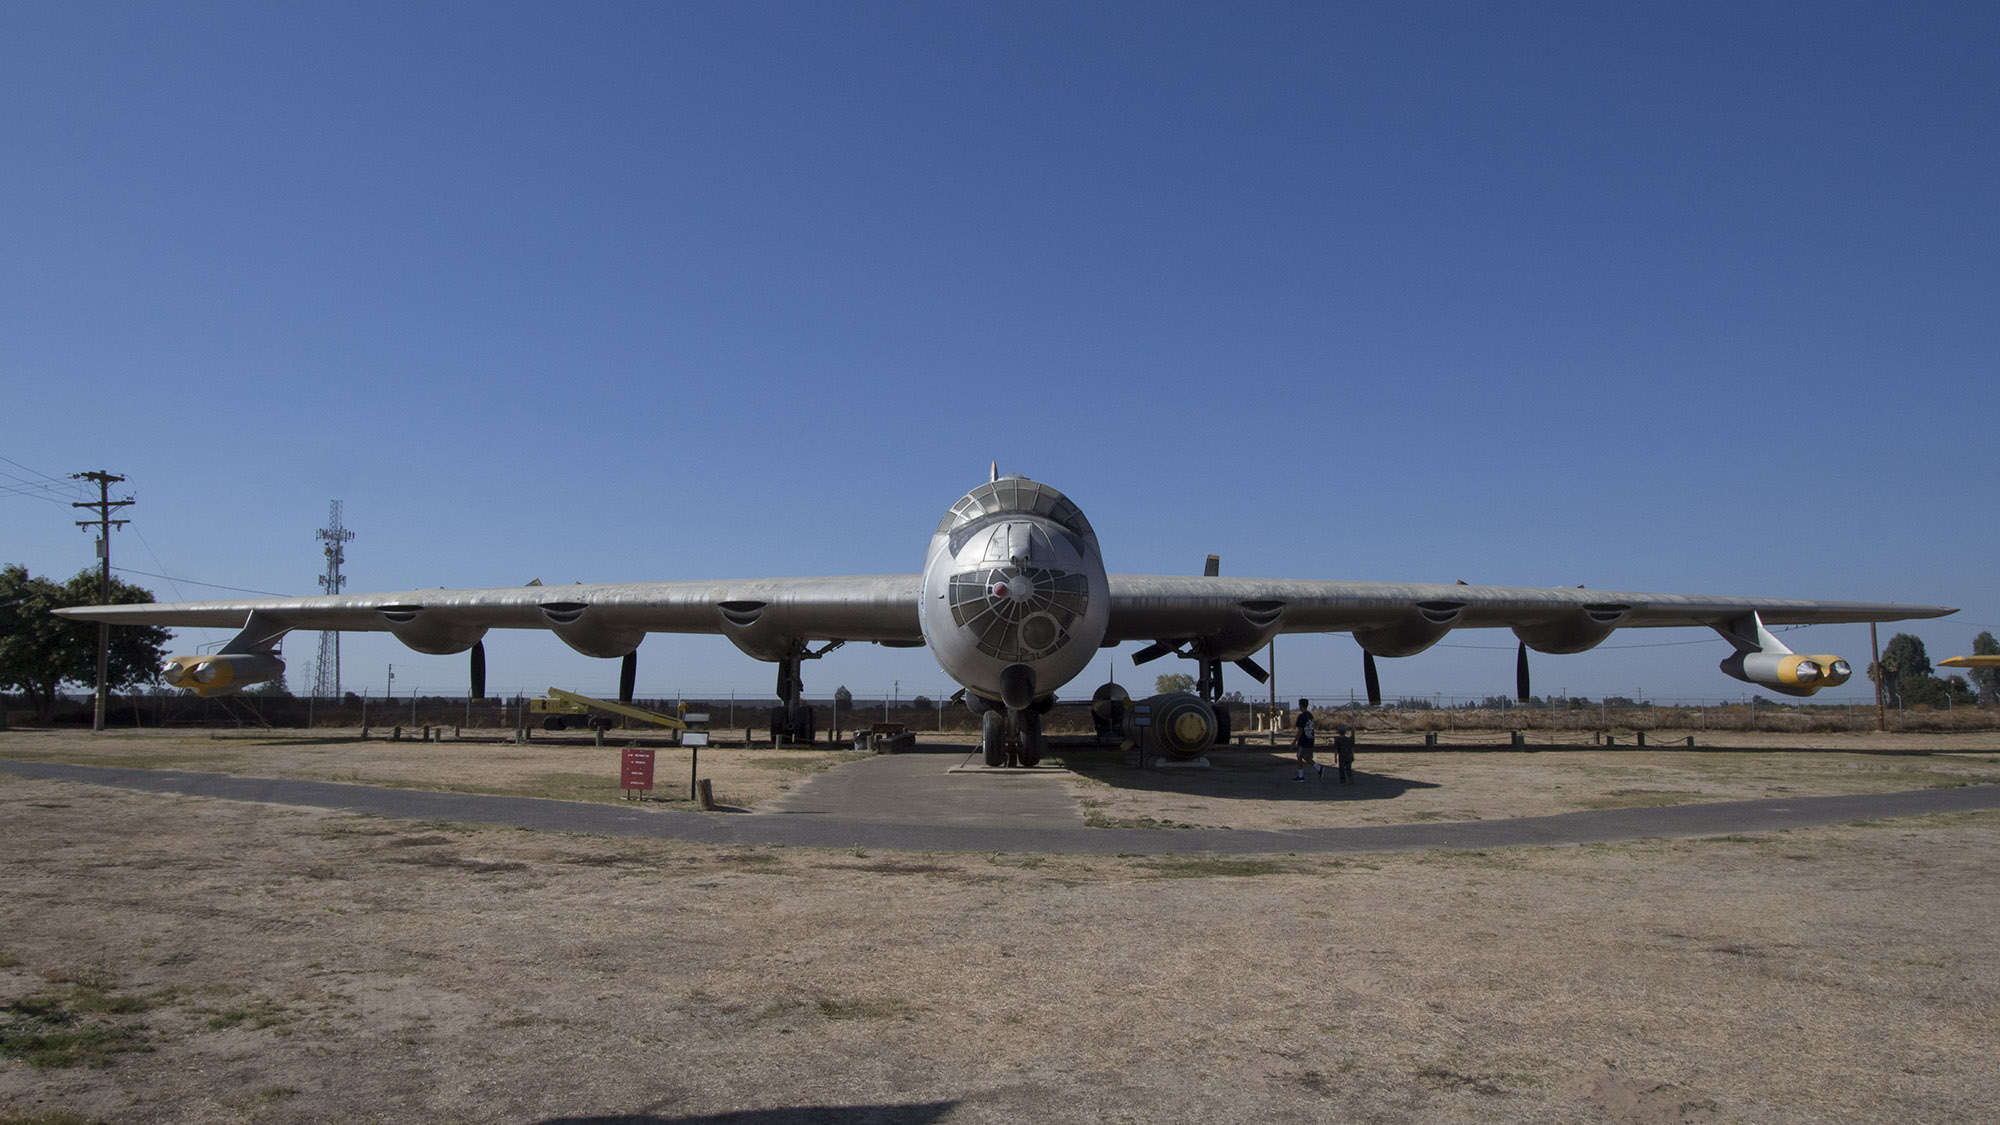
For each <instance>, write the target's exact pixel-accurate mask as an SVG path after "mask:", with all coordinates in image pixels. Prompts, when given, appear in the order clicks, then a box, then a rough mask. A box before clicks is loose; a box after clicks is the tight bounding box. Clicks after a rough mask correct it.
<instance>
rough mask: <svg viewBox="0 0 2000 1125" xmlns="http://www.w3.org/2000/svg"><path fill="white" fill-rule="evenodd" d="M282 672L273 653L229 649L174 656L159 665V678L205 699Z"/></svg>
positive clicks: (269, 678) (273, 676)
mask: <svg viewBox="0 0 2000 1125" xmlns="http://www.w3.org/2000/svg"><path fill="white" fill-rule="evenodd" d="M284 674H285V662H284V661H283V660H280V659H278V657H277V656H276V655H275V654H273V653H267V652H232V653H217V654H215V655H214V656H176V657H173V658H171V659H169V660H168V661H167V662H166V663H165V664H163V665H161V667H160V679H162V680H165V681H166V682H167V683H168V684H169V685H170V686H173V687H182V688H187V689H188V690H190V691H192V692H194V693H195V694H196V695H199V696H202V697H203V698H206V697H208V696H211V695H227V694H228V693H230V692H233V691H239V690H241V689H243V688H246V687H249V686H250V685H251V684H261V683H263V682H264V681H266V680H275V679H277V678H278V677H279V676H282V675H284Z"/></svg>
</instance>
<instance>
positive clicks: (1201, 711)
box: [1139, 691, 1219, 761]
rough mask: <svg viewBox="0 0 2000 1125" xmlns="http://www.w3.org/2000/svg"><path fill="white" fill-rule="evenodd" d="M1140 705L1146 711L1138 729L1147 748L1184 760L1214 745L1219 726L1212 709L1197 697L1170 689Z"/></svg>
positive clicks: (1165, 755) (1198, 755) (1194, 756)
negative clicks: (1143, 720) (1143, 725)
mask: <svg viewBox="0 0 2000 1125" xmlns="http://www.w3.org/2000/svg"><path fill="white" fill-rule="evenodd" d="M1140 706H1141V707H1144V708H1146V711H1147V714H1146V720H1147V725H1146V726H1145V727H1143V728H1141V730H1140V732H1139V737H1140V738H1141V739H1142V740H1143V741H1144V743H1145V748H1146V749H1147V750H1149V751H1152V752H1154V753H1156V754H1160V755H1162V756H1164V757H1168V758H1173V759H1176V760H1179V761H1186V760H1188V759H1190V758H1199V757H1200V756H1201V755H1202V753H1203V752H1204V751H1206V750H1207V749H1208V748H1209V747H1211V746H1214V745H1215V736H1216V732H1217V730H1218V729H1219V728H1218V726H1217V724H1216V721H1215V709H1214V708H1212V707H1210V706H1209V705H1208V704H1207V703H1206V702H1204V701H1203V700H1202V699H1201V698H1200V697H1199V696H1194V695H1189V694H1188V693H1186V692H1179V691H1177V692H1170V693H1168V694H1166V695H1156V696H1154V697H1152V698H1151V699H1148V700H1146V701H1145V702H1144V703H1142V704H1140Z"/></svg>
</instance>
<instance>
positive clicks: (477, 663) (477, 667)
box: [472, 641, 486, 699]
mask: <svg viewBox="0 0 2000 1125" xmlns="http://www.w3.org/2000/svg"><path fill="white" fill-rule="evenodd" d="M472 698H474V699H485V698H486V642H485V641H474V642H472Z"/></svg>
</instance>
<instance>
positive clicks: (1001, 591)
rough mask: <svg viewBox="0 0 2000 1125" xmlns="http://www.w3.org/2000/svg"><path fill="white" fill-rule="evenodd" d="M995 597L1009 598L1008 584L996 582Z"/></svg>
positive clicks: (994, 586)
mask: <svg viewBox="0 0 2000 1125" xmlns="http://www.w3.org/2000/svg"><path fill="white" fill-rule="evenodd" d="M993 596H994V597H996V598H1004V597H1006V596H1007V584H1006V583H1005V582H995V583H994V584H993Z"/></svg>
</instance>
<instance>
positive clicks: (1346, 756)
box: [1333, 723, 1354, 785]
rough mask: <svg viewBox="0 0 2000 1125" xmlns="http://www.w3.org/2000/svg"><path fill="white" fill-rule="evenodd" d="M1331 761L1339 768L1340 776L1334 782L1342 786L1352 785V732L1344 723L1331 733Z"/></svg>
mask: <svg viewBox="0 0 2000 1125" xmlns="http://www.w3.org/2000/svg"><path fill="white" fill-rule="evenodd" d="M1333 761H1334V765H1336V766H1338V767H1340V774H1339V776H1338V777H1336V778H1335V779H1334V780H1336V781H1338V782H1339V783H1340V784H1342V785H1352V784H1354V732H1352V731H1350V730H1348V729H1347V726H1346V724H1344V723H1343V724H1342V725H1341V726H1339V727H1338V728H1336V729H1335V731H1334V733H1333Z"/></svg>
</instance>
